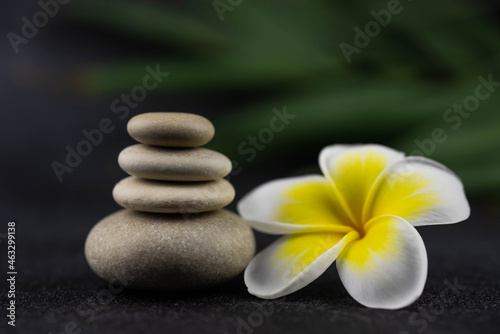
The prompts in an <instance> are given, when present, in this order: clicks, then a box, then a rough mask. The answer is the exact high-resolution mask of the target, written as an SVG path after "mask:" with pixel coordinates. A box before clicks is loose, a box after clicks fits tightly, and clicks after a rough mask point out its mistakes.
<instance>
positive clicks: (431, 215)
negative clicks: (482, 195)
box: [363, 157, 470, 226]
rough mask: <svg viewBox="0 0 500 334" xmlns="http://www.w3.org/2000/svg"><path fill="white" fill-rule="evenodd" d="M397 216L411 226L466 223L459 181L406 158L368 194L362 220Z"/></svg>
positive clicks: (438, 168) (439, 168) (441, 168)
mask: <svg viewBox="0 0 500 334" xmlns="http://www.w3.org/2000/svg"><path fill="white" fill-rule="evenodd" d="M387 214H388V215H396V216H399V217H402V218H404V219H406V220H407V221H408V222H410V224H412V225H413V226H420V225H429V224H451V223H457V222H460V221H462V220H465V219H467V218H468V217H469V215H470V207H469V203H468V201H467V198H466V197H465V192H464V188H463V185H462V182H461V181H460V179H459V178H458V177H457V176H456V175H455V174H454V173H453V172H452V171H450V170H449V169H448V168H446V167H445V166H443V165H441V164H439V163H437V162H435V161H433V160H430V159H427V158H423V157H408V158H406V159H404V160H402V161H399V162H396V163H395V164H393V165H391V166H390V167H389V168H387V169H386V170H385V171H384V173H383V174H382V175H381V176H380V178H379V179H378V180H377V183H376V185H375V186H374V188H373V189H372V191H371V193H370V194H369V200H368V202H367V206H366V207H365V211H364V215H363V216H364V218H365V220H366V219H368V218H369V217H377V216H380V215H387Z"/></svg>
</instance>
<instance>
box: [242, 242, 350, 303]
mask: <svg viewBox="0 0 500 334" xmlns="http://www.w3.org/2000/svg"><path fill="white" fill-rule="evenodd" d="M357 236H358V234H357V232H350V233H348V234H341V233H332V232H315V233H304V234H295V235H288V236H284V237H281V238H280V239H278V240H276V241H275V242H274V243H272V244H271V245H270V246H269V247H267V248H266V249H264V250H263V251H262V252H260V253H259V254H257V256H256V257H255V258H254V259H253V260H252V261H251V262H250V264H249V265H248V267H247V269H246V270H245V284H246V285H247V287H248V291H249V292H250V293H251V294H253V295H255V296H257V297H260V298H264V299H272V298H278V297H282V296H285V295H287V294H290V293H292V292H295V291H297V290H299V289H301V288H303V287H304V286H306V285H308V284H309V283H311V282H312V281H314V280H315V279H316V278H318V277H319V276H320V275H321V274H322V273H323V272H325V270H326V269H328V267H329V266H330V265H331V264H332V263H333V262H334V261H335V259H336V258H337V256H338V255H339V254H340V252H341V251H342V250H343V249H344V247H345V246H346V245H347V244H348V243H349V242H350V241H351V240H353V239H354V238H356V237H357Z"/></svg>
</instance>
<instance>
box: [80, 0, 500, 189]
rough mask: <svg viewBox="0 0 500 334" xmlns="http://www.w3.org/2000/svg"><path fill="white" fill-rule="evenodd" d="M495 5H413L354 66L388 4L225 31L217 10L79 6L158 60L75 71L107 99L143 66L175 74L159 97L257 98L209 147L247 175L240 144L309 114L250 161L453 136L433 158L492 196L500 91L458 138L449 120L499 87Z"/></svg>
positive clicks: (261, 0)
mask: <svg viewBox="0 0 500 334" xmlns="http://www.w3.org/2000/svg"><path fill="white" fill-rule="evenodd" d="M223 2H225V1H223ZM225 3H226V2H225ZM492 4H493V2H491V3H490V5H488V3H478V2H473V1H464V0H443V1H439V2H435V1H427V0H426V1H422V0H419V1H411V2H410V1H405V2H402V3H401V6H402V7H403V10H402V12H401V13H400V14H397V15H393V16H392V19H391V22H390V23H389V25H388V26H387V27H383V28H382V29H381V31H380V33H379V34H378V35H377V36H375V37H373V38H372V39H371V41H370V44H369V45H368V46H366V47H365V48H363V49H362V50H361V52H360V53H359V54H353V55H352V62H351V63H348V62H347V61H346V59H345V58H344V55H343V53H342V50H341V48H340V47H339V45H340V43H342V42H346V43H349V44H351V45H354V36H355V31H354V30H353V29H354V27H356V26H357V27H360V29H362V30H364V27H365V25H366V24H367V23H368V22H370V21H373V20H374V18H373V16H372V14H371V13H370V11H372V10H375V11H380V10H383V9H386V8H387V6H388V1H379V0H371V1H368V0H356V1H348V2H341V1H331V0H329V1H327V0H316V1H303V0H287V1H283V0H281V1H269V0H267V1H266V0H253V1H250V0H245V1H242V2H241V4H239V5H238V6H235V7H233V10H232V11H226V12H224V20H223V21H221V20H220V18H219V15H218V14H217V11H216V10H215V8H214V6H213V2H212V1H186V2H183V3H182V5H181V6H179V5H174V4H172V3H170V4H166V3H165V4H152V3H141V2H132V1H118V0H111V1H105V0H86V1H81V2H78V3H76V4H75V6H73V7H72V12H71V20H72V21H73V22H77V23H79V24H82V25H83V24H84V25H87V26H88V25H90V26H93V27H95V28H99V29H102V30H104V31H109V32H113V33H119V34H122V35H124V36H126V38H129V39H130V43H134V41H141V43H148V44H150V45H151V46H152V47H153V48H157V50H158V52H157V53H155V54H143V55H134V56H131V57H127V59H126V60H123V61H118V62H115V63H113V64H105V65H93V66H90V67H89V68H86V69H84V70H83V71H81V72H79V73H77V82H78V90H79V92H80V93H83V94H89V95H97V96H99V95H113V94H114V95H116V94H120V93H122V92H126V91H129V90H130V88H131V87H133V86H135V85H136V84H137V82H140V80H141V79H142V77H143V76H144V67H145V65H148V64H157V63H158V64H161V68H162V69H163V70H168V71H169V72H170V73H171V75H170V76H169V77H168V79H167V80H166V81H165V82H164V83H163V84H162V85H160V86H159V87H158V88H157V89H156V90H155V91H154V92H152V93H153V94H158V95H165V96H185V97H187V98H192V97H193V96H197V94H199V95H214V96H219V97H226V98H229V99H231V98H230V97H231V96H233V95H234V96H236V97H237V96H239V95H238V94H241V93H242V92H243V93H247V94H250V95H251V99H248V98H246V99H245V100H244V101H243V102H242V103H240V104H238V103H236V104H237V107H236V108H235V109H234V111H231V112H229V113H225V114H224V115H223V116H221V117H220V118H219V119H216V120H215V125H216V129H217V136H216V138H215V140H214V141H213V143H212V144H211V147H213V148H214V149H217V150H219V151H222V152H224V153H226V154H228V155H229V156H230V157H231V158H233V159H234V160H236V161H238V162H239V163H240V164H241V165H245V163H248V161H247V160H250V159H247V158H248V156H245V155H243V154H242V152H241V151H242V150H241V147H240V149H238V147H239V146H240V145H241V143H244V142H245V141H247V140H248V136H249V135H258V134H259V131H261V129H263V128H265V127H268V126H269V121H270V119H271V118H272V117H273V113H272V109H273V108H277V109H279V110H281V109H282V108H283V106H285V105H286V108H287V110H288V112H289V113H292V114H294V115H297V117H296V118H295V119H294V120H293V121H292V122H291V124H290V125H288V127H287V128H286V130H284V131H282V132H280V133H276V134H275V138H274V140H273V141H272V142H271V143H269V144H268V145H266V148H265V150H262V151H261V152H259V154H258V155H257V157H256V159H255V161H252V163H254V162H259V161H268V160H269V159H271V160H272V159H274V161H275V162H276V161H277V158H276V157H279V159H280V160H279V161H281V162H284V161H287V159H288V160H292V159H294V158H297V156H301V155H300V154H299V153H298V152H297V151H298V150H314V155H316V154H317V153H318V152H319V149H320V148H321V147H322V146H326V145H329V144H334V143H337V142H379V143H383V144H386V145H389V146H392V147H395V148H396V149H399V150H403V151H405V152H407V153H409V152H412V151H414V150H416V149H418V148H419V147H418V145H417V141H420V142H422V141H424V142H426V143H427V144H429V140H432V133H433V131H434V130H435V129H436V128H441V129H443V131H444V133H445V136H446V140H445V141H444V142H442V143H434V144H435V149H433V150H432V152H431V153H430V154H427V155H428V156H429V157H430V158H432V159H434V160H437V161H440V162H442V163H444V164H446V165H447V166H449V167H450V168H452V169H453V170H455V171H456V172H457V174H459V175H460V176H461V177H462V178H463V180H464V183H465V184H466V187H467V189H468V191H469V192H471V193H475V194H483V195H488V194H494V193H495V192H497V191H498V190H499V189H500V187H499V186H500V173H499V171H500V155H499V154H498V153H499V151H500V134H499V126H500V114H499V112H498V107H499V106H500V87H499V88H498V91H497V92H494V93H492V94H491V96H490V97H489V98H488V99H486V100H484V101H480V105H479V108H477V110H475V111H473V112H471V113H470V116H468V117H467V118H464V117H462V119H461V121H462V122H461V124H460V125H459V126H458V127H457V126H456V125H457V124H458V123H456V122H458V121H456V122H453V123H452V122H450V121H446V120H445V119H444V116H445V113H446V111H447V110H448V109H449V108H452V106H453V104H454V103H458V104H461V103H463V102H464V99H465V98H467V97H468V96H470V95H474V93H475V89H476V86H477V85H478V84H479V83H480V82H479V81H478V77H479V76H482V77H484V78H488V75H490V74H491V75H492V76H493V79H494V80H495V81H500V71H499V69H500V67H499V65H500V43H499V41H500V27H499V24H498V17H497V18H496V19H495V17H494V14H492V9H494V7H492V6H493V5H492ZM172 49H175V50H176V52H175V53H173V54H172V53H171V52H169V51H168V50H172ZM232 100H234V99H232ZM232 104H234V101H233V102H232ZM455 115H456V114H455ZM452 125H453V126H454V127H455V128H453V127H452ZM429 145H430V144H429ZM429 145H428V147H431V146H432V145H430V146H429ZM429 152H430V151H428V152H427V153H429ZM424 153H425V152H424ZM273 157H274V158H273Z"/></svg>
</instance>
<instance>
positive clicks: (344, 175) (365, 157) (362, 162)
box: [319, 144, 404, 226]
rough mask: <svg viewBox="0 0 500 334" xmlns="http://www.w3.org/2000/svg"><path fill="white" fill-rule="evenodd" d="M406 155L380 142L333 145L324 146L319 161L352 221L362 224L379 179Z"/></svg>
mask: <svg viewBox="0 0 500 334" xmlns="http://www.w3.org/2000/svg"><path fill="white" fill-rule="evenodd" d="M403 158H404V154H403V153H401V152H398V151H395V150H393V149H391V148H388V147H385V146H381V145H376V144H367V145H333V146H328V147H326V148H324V149H323V151H322V152H321V154H320V158H319V163H320V166H321V169H322V171H323V174H324V175H325V176H326V177H327V178H328V179H329V180H330V182H331V183H332V184H333V185H334V191H335V192H336V196H337V197H339V198H340V200H341V202H343V205H344V207H345V210H346V212H347V213H348V215H349V216H350V217H351V220H353V221H354V222H355V223H356V225H358V226H361V224H362V222H363V221H362V212H363V207H364V206H365V202H366V197H367V195H368V193H369V191H370V189H371V188H372V187H373V185H374V184H375V181H376V179H377V178H378V177H379V175H380V173H382V171H383V170H384V169H385V168H387V167H388V166H389V165H391V164H393V163H395V162H396V161H400V160H402V159H403Z"/></svg>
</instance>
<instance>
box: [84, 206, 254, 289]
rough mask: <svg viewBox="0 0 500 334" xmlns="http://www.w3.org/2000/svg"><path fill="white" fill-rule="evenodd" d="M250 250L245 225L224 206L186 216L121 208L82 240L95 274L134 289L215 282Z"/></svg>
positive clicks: (240, 265) (240, 266) (232, 273)
mask: <svg viewBox="0 0 500 334" xmlns="http://www.w3.org/2000/svg"><path fill="white" fill-rule="evenodd" d="M254 253H255V239H254V235H253V232H252V231H251V229H250V227H249V226H248V225H247V223H246V222H245V221H244V220H243V219H241V218H240V217H239V216H237V215H236V214H234V213H232V212H229V211H226V210H217V211H213V212H208V213H202V214H193V215H190V216H188V217H185V216H183V215H166V214H155V213H144V212H136V211H132V210H120V211H117V212H115V213H113V214H111V215H109V216H107V217H106V218H104V219H102V220H101V221H100V222H99V223H98V224H97V225H95V226H94V228H93V229H92V231H91V232H90V234H89V235H88V237H87V241H86V243H85V257H86V258H87V261H88V263H89V265H90V267H91V268H92V270H93V271H94V272H95V273H96V274H97V275H99V276H100V277H102V278H103V279H105V280H107V281H108V282H112V281H116V282H119V283H120V284H122V285H125V286H126V287H130V288H137V289H158V290H185V289H195V288H205V287H210V286H214V285H217V284H220V283H223V282H226V281H228V280H230V279H232V278H234V277H236V276H237V275H238V274H240V273H241V272H242V271H243V270H244V269H245V267H246V266H247V265H248V263H249V262H250V260H251V259H252V257H253V255H254Z"/></svg>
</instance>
